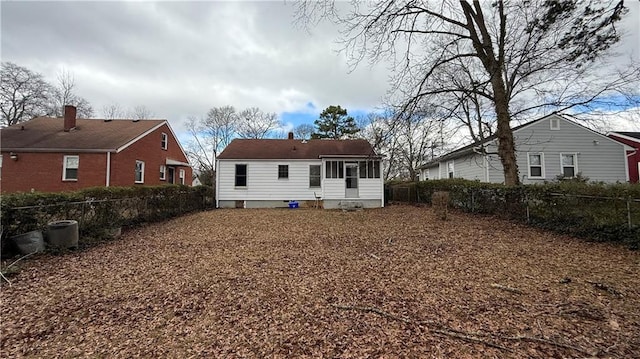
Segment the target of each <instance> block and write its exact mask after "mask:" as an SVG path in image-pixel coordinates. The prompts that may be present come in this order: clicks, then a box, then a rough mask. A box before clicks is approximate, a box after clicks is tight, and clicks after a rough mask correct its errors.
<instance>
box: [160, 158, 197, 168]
mask: <svg viewBox="0 0 640 359" xmlns="http://www.w3.org/2000/svg"><path fill="white" fill-rule="evenodd" d="M164 162H165V164H166V165H167V166H185V167H191V164H189V163H186V162H180V161H176V160H172V159H170V158H167V159H166V160H165V161H164Z"/></svg>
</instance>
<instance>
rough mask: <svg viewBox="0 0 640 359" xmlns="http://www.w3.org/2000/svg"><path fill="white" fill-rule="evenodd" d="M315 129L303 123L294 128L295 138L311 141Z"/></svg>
mask: <svg viewBox="0 0 640 359" xmlns="http://www.w3.org/2000/svg"><path fill="white" fill-rule="evenodd" d="M315 130H316V129H315V127H313V125H311V124H309V123H302V124H299V125H298V126H296V127H294V128H293V135H294V136H295V138H299V139H303V140H309V139H311V135H313V133H314V132H315Z"/></svg>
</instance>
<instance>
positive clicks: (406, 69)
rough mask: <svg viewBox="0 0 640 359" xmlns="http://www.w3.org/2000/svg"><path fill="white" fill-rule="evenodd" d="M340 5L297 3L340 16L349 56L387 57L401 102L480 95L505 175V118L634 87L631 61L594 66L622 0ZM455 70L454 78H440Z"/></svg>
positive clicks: (508, 154) (604, 51)
mask: <svg viewBox="0 0 640 359" xmlns="http://www.w3.org/2000/svg"><path fill="white" fill-rule="evenodd" d="M342 10H343V9H339V8H337V6H336V3H335V2H334V1H329V0H325V1H319V2H317V1H301V2H300V3H299V6H298V12H299V19H302V20H305V21H311V22H314V21H317V20H318V19H319V18H321V17H328V18H330V19H332V20H334V21H336V22H337V23H338V24H340V25H341V29H342V35H343V41H344V45H345V47H344V50H345V51H346V53H347V54H348V55H349V56H350V58H351V60H352V61H353V64H357V63H359V62H360V61H362V60H365V59H368V60H369V61H372V62H377V61H380V60H383V59H392V60H393V61H394V65H395V75H394V77H393V79H392V90H391V92H392V94H393V97H394V99H393V100H395V101H397V102H398V103H399V104H401V105H402V108H403V110H404V111H407V112H409V113H414V112H415V111H419V110H420V108H421V107H424V106H429V105H430V104H433V103H438V104H443V103H451V104H452V105H453V106H456V104H457V105H460V104H461V103H462V102H467V101H473V100H474V99H477V100H478V101H479V102H480V101H488V102H489V103H490V105H491V111H492V114H485V116H487V115H488V116H491V117H492V118H494V119H495V122H496V125H495V134H496V135H497V138H498V154H499V157H500V160H501V163H502V166H503V170H504V177H505V184H507V185H516V184H518V183H519V178H518V167H517V163H516V155H515V150H516V149H515V144H514V139H513V132H512V129H511V121H512V119H517V118H518V117H519V116H520V117H522V116H527V115H528V114H531V113H533V112H536V113H540V112H545V111H546V112H549V111H553V110H565V109H568V108H572V107H576V106H580V107H581V108H584V107H586V106H588V105H589V104H592V103H594V102H595V101H598V100H600V99H603V98H604V99H606V98H611V97H612V96H616V95H619V93H620V92H621V91H625V90H628V91H637V81H638V80H637V79H638V75H639V72H638V67H637V66H635V65H634V66H625V68H624V69H622V70H620V71H618V72H615V73H609V74H607V73H604V72H603V71H602V69H603V68H605V66H604V64H605V63H606V57H607V56H609V55H610V54H611V52H612V49H613V45H614V44H615V43H616V42H618V41H619V39H620V35H619V33H618V31H617V29H616V26H615V25H616V23H617V22H618V21H619V20H620V19H621V18H622V16H623V15H624V14H625V13H626V12H627V9H626V8H625V7H624V4H623V1H622V0H619V1H597V0H591V1H582V2H576V1H571V0H528V1H502V0H498V1H492V2H488V1H487V2H480V1H478V0H474V1H467V0H459V1H456V0H444V1H419V0H405V1H391V0H387V1H376V2H354V3H353V6H352V7H351V8H350V9H349V10H348V11H347V12H346V13H345V12H343V11H342ZM461 71H464V74H465V76H457V78H458V79H459V80H461V82H453V81H448V79H450V77H451V76H452V74H459V73H460V72H461ZM635 93H636V94H637V92H635ZM461 101H462V102H461ZM614 104H615V103H614ZM610 105H611V104H610ZM473 106H475V105H474V104H472V105H471V106H469V107H468V109H467V113H469V114H472V111H471V109H472V107H473ZM479 108H482V106H480V107H479ZM450 110H451V108H450ZM462 113H464V110H463V111H462ZM472 118H473V116H471V117H470V118H469V119H472ZM473 121H476V124H477V121H478V119H475V118H473ZM480 121H481V122H482V121H484V120H482V119H480ZM480 126H481V127H480V128H482V125H480ZM481 133H482V131H481Z"/></svg>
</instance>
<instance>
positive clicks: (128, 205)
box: [0, 185, 215, 256]
mask: <svg viewBox="0 0 640 359" xmlns="http://www.w3.org/2000/svg"><path fill="white" fill-rule="evenodd" d="M214 205H215V200H214V191H213V188H212V187H208V186H197V187H188V186H181V185H170V186H157V187H148V186H144V187H137V186H136V187H95V188H88V189H83V190H80V191H77V192H59V193H38V192H36V193H12V194H6V195H2V200H1V201H0V216H1V217H0V219H1V223H2V243H1V245H2V252H3V256H4V255H6V254H7V253H5V252H6V251H8V252H12V248H11V245H10V243H9V241H8V240H7V239H8V238H9V237H11V236H13V235H17V234H21V233H26V232H29V231H33V230H41V231H43V232H44V231H46V229H47V225H48V223H50V222H52V221H56V220H63V219H68V220H76V221H78V226H79V231H80V237H81V238H80V246H81V247H82V246H87V245H89V244H90V243H91V242H93V241H95V240H96V239H98V240H100V239H103V238H105V237H106V236H107V235H108V230H109V229H111V228H117V227H122V226H135V225H138V224H140V223H144V222H154V221H160V220H163V219H166V218H171V217H175V216H179V215H182V214H185V213H188V212H192V211H196V210H203V209H208V208H213V207H214Z"/></svg>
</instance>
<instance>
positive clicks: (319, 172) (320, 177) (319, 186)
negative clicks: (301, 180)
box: [309, 165, 322, 188]
mask: <svg viewBox="0 0 640 359" xmlns="http://www.w3.org/2000/svg"><path fill="white" fill-rule="evenodd" d="M315 166H317V167H318V175H317V176H316V175H314V176H312V175H311V167H315ZM316 177H317V178H318V185H317V186H312V185H311V179H312V178H316ZM309 188H322V165H309Z"/></svg>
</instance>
